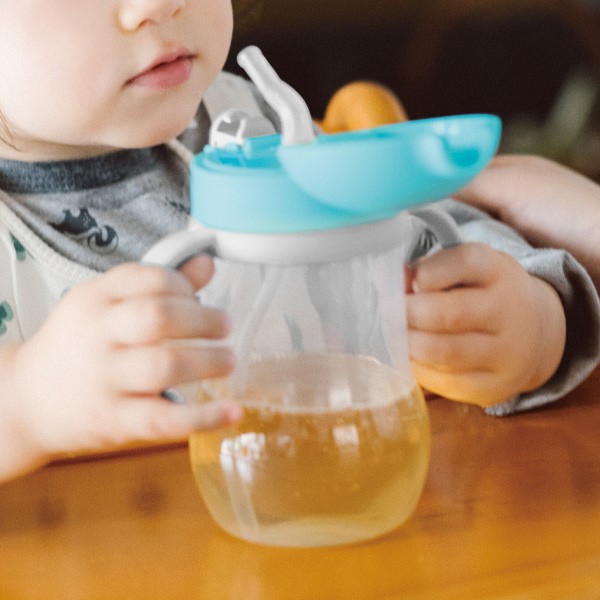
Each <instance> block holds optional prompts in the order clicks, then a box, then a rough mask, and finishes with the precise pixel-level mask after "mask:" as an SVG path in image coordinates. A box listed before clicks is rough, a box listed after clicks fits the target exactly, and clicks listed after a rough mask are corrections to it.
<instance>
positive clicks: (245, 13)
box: [232, 0, 263, 29]
mask: <svg viewBox="0 0 600 600" xmlns="http://www.w3.org/2000/svg"><path fill="white" fill-rule="evenodd" d="M232 6H233V18H234V22H235V27H236V29H244V28H246V27H249V26H251V25H252V24H253V23H255V22H256V21H258V18H259V16H260V14H261V10H262V6H263V0H232Z"/></svg>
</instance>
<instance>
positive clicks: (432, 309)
mask: <svg viewBox="0 0 600 600" xmlns="http://www.w3.org/2000/svg"><path fill="white" fill-rule="evenodd" d="M495 312H497V307H495V306H493V305H491V303H490V301H489V293H488V292H487V291H485V290H483V289H481V288H470V287H469V288H465V287H463V288H455V289H451V290H449V291H443V292H432V293H425V294H408V295H407V296H406V317H407V323H408V326H409V328H411V329H418V330H421V331H429V332H438V333H464V332H468V331H479V332H488V333H495V332H496V330H497V327H496V319H494V316H495Z"/></svg>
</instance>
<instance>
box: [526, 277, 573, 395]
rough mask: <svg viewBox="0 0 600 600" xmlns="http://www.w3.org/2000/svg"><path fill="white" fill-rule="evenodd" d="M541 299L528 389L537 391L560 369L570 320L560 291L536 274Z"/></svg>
mask: <svg viewBox="0 0 600 600" xmlns="http://www.w3.org/2000/svg"><path fill="white" fill-rule="evenodd" d="M533 283H534V286H535V287H536V288H537V298H536V300H538V301H539V308H540V310H538V319H539V322H538V331H539V335H538V339H537V341H536V346H537V358H538V360H537V362H532V365H533V367H534V368H533V370H532V374H531V378H530V381H529V385H528V386H527V388H526V389H524V390H523V391H524V392H529V391H533V390H535V389H538V388H539V387H541V386H543V385H544V384H545V383H547V382H548V381H549V380H550V379H551V378H552V377H553V375H554V374H555V373H556V371H557V369H558V367H559V365H560V363H561V361H562V358H563V355H564V352H565V346H566V340H567V323H566V315H565V311H564V307H563V304H562V301H561V298H560V296H559V294H558V292H557V291H556V290H555V289H554V288H553V287H552V286H551V285H550V284H549V283H548V282H547V281H544V280H543V279H539V278H537V277H534V278H533Z"/></svg>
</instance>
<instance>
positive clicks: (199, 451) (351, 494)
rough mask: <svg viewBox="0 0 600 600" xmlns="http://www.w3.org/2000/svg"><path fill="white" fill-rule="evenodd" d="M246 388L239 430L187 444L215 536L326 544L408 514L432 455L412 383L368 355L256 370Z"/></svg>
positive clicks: (377, 531)
mask: <svg viewBox="0 0 600 600" xmlns="http://www.w3.org/2000/svg"><path fill="white" fill-rule="evenodd" d="M249 382H250V389H249V390H247V392H246V393H245V394H244V401H243V402H244V406H245V412H244V417H243V418H242V420H241V422H239V423H238V424H237V425H235V426H234V427H230V428H227V429H223V430H219V431H212V432H205V433H197V434H194V435H193V436H192V437H191V438H190V456H191V463H192V468H193V471H194V475H195V477H196V481H197V483H198V486H199V489H200V491H201V493H202V496H203V498H204V501H205V503H206V506H207V508H208V510H209V511H210V513H211V514H212V516H213V518H214V519H215V521H216V522H217V523H219V525H220V526H221V527H222V528H223V529H225V530H226V531H228V532H229V533H231V534H233V535H235V536H237V537H240V538H244V539H247V540H250V541H253V542H257V543H261V544H267V545H274V546H329V545H334V544H346V543H351V542H356V541H360V540H366V539H370V538H373V537H377V536H380V535H383V534H385V533H387V532H389V531H391V530H393V529H395V528H396V527H398V526H399V525H400V524H402V523H403V522H404V521H405V520H406V519H407V518H408V517H409V516H410V514H411V513H412V512H413V510H414V508H415V506H416V504H417V502H418V499H419V497H420V494H421V491H422V488H423V484H424V480H425V477H426V474H427V467H428V464H429V451H430V429H429V420H428V417H427V412H426V408H425V403H424V400H423V396H422V393H421V391H420V390H419V388H417V387H415V385H414V382H413V381H412V380H411V381H410V382H409V385H407V382H404V381H403V380H402V379H401V377H400V376H399V374H398V372H397V371H395V370H393V369H391V368H390V367H388V366H385V365H382V364H380V363H378V362H376V361H375V360H373V359H370V358H366V357H356V356H346V355H334V356H325V355H313V356H310V355H309V356H303V357H294V358H285V359H276V360H269V361H264V362H260V363H255V364H254V365H252V367H251V369H250V376H249ZM325 399H327V402H325ZM349 404H350V405H349ZM327 405H328V408H323V407H324V406H327Z"/></svg>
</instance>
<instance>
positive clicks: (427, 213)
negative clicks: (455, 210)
mask: <svg viewBox="0 0 600 600" xmlns="http://www.w3.org/2000/svg"><path fill="white" fill-rule="evenodd" d="M410 214H411V215H413V216H414V217H417V218H418V219H421V221H423V222H424V223H425V224H426V225H427V226H428V227H429V229H431V231H432V232H433V234H434V235H435V237H436V239H437V241H438V242H439V244H440V246H441V247H442V248H451V247H452V246H458V244H462V242H463V237H462V234H461V231H460V228H459V227H458V225H457V224H456V223H455V222H454V220H453V219H452V217H451V216H450V215H448V214H447V213H445V212H443V211H442V210H440V209H439V208H437V207H435V206H422V207H420V208H415V209H413V210H411V211H410Z"/></svg>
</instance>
